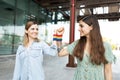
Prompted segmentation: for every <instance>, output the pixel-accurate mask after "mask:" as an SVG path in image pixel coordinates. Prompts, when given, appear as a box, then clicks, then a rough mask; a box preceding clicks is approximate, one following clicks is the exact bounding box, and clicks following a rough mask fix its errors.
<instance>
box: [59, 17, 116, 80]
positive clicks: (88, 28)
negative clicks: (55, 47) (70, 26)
mask: <svg viewBox="0 0 120 80" xmlns="http://www.w3.org/2000/svg"><path fill="white" fill-rule="evenodd" d="M79 32H80V39H78V40H76V41H74V42H73V43H71V44H69V45H68V46H66V47H64V48H63V49H62V50H61V51H60V52H59V56H65V55H69V54H70V55H73V56H74V57H76V58H77V69H76V72H75V75H74V79H73V80H112V69H111V63H112V62H113V61H114V59H115V57H114V55H113V53H112V49H111V46H110V45H109V44H108V43H107V42H103V40H102V36H101V33H100V27H99V23H98V20H97V18H96V17H95V16H94V15H89V16H86V17H84V18H82V19H81V20H79Z"/></svg>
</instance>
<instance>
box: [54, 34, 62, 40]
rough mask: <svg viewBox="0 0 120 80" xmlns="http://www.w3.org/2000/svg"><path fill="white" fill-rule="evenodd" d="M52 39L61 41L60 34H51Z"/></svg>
mask: <svg viewBox="0 0 120 80" xmlns="http://www.w3.org/2000/svg"><path fill="white" fill-rule="evenodd" d="M53 41H62V35H58V34H53Z"/></svg>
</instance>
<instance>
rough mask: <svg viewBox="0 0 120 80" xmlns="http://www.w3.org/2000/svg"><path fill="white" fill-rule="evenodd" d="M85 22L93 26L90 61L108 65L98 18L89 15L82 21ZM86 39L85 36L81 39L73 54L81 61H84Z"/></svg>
mask: <svg viewBox="0 0 120 80" xmlns="http://www.w3.org/2000/svg"><path fill="white" fill-rule="evenodd" d="M81 20H82V21H83V22H85V23H86V24H88V25H89V26H92V27H93V29H92V30H91V32H90V45H91V47H90V60H91V62H92V63H93V64H97V65H99V64H101V63H104V64H105V63H107V60H106V59H105V56H104V53H105V48H104V46H103V40H102V36H101V34H100V27H99V23H98V20H97V18H96V17H95V16H94V15H89V16H86V17H84V18H83V19H81ZM86 41H87V40H86V37H85V36H83V37H81V38H80V39H79V41H78V43H77V44H76V46H75V48H74V51H73V54H74V56H75V57H77V58H79V60H82V59H83V55H84V49H85V45H86Z"/></svg>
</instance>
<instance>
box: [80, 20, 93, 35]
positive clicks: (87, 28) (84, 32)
mask: <svg viewBox="0 0 120 80" xmlns="http://www.w3.org/2000/svg"><path fill="white" fill-rule="evenodd" d="M92 28H93V27H92V26H89V25H88V24H86V23H85V22H83V21H82V20H81V21H79V29H78V30H79V31H80V36H86V37H87V36H89V33H90V31H91V30H92Z"/></svg>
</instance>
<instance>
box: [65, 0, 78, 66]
mask: <svg viewBox="0 0 120 80" xmlns="http://www.w3.org/2000/svg"><path fill="white" fill-rule="evenodd" d="M75 2H76V0H71V3H70V5H71V6H70V9H71V10H70V41H69V42H70V43H72V42H73V41H74V32H75ZM68 57H69V60H68V61H69V62H68V64H67V65H66V66H67V67H76V64H75V61H74V57H73V56H71V55H69V56H68Z"/></svg>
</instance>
